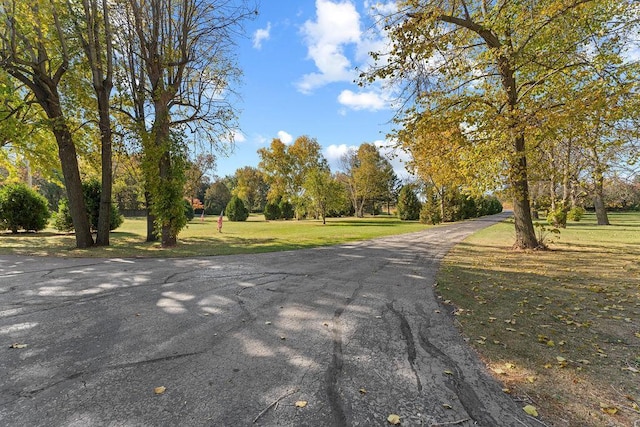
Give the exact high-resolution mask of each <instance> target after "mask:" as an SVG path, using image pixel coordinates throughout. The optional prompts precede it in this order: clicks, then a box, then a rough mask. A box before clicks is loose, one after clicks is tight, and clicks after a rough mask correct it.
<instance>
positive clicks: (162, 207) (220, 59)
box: [119, 0, 256, 246]
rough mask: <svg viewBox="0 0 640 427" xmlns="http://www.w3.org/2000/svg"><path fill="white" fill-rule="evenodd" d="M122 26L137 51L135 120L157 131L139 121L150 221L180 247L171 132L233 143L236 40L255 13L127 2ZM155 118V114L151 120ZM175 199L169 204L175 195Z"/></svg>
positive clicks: (161, 0) (194, 3)
mask: <svg viewBox="0 0 640 427" xmlns="http://www.w3.org/2000/svg"><path fill="white" fill-rule="evenodd" d="M125 4H126V7H125V9H124V10H123V12H122V19H121V20H120V21H119V24H120V25H123V26H126V27H128V28H126V29H125V30H124V31H123V33H127V34H131V35H133V36H134V39H135V41H134V42H133V46H134V47H135V49H137V51H134V52H132V53H130V54H129V55H124V56H123V58H124V59H125V60H126V61H127V62H126V63H127V65H129V66H130V67H131V69H130V70H129V72H128V73H123V76H124V77H125V78H127V79H130V80H131V81H129V87H130V88H131V91H132V93H135V94H136V95H135V96H136V97H137V99H138V102H137V103H136V104H135V105H134V106H133V109H134V114H132V116H133V117H135V118H136V119H137V120H140V118H141V117H145V116H147V115H149V116H150V117H151V123H152V124H151V126H150V128H147V126H146V119H145V121H138V122H137V124H138V131H139V132H141V134H142V137H141V138H140V140H141V141H142V145H143V151H144V153H145V156H146V157H147V159H148V160H149V161H148V162H146V164H147V165H148V168H147V169H146V171H147V172H146V175H147V178H148V179H149V180H150V181H153V182H154V184H153V185H149V188H148V191H149V195H150V202H151V212H152V214H153V216H152V218H153V219H155V221H156V223H157V224H156V225H157V226H158V228H159V229H160V230H161V238H162V245H163V246H173V245H175V244H176V241H177V235H178V233H179V231H180V229H181V227H182V226H181V225H180V224H183V223H184V222H183V221H182V219H181V218H180V210H179V209H174V208H173V207H175V206H178V205H179V204H180V203H181V200H180V199H181V198H182V196H181V194H179V193H178V192H177V191H176V190H175V188H173V187H174V186H176V185H179V183H178V182H177V181H176V179H175V177H176V175H175V174H176V173H177V174H178V175H179V174H180V171H178V169H177V163H176V160H178V163H179V159H177V158H175V157H172V153H174V154H175V153H177V152H179V151H180V148H179V147H175V146H173V145H172V144H173V143H174V142H175V138H172V137H171V136H172V128H176V129H181V130H182V131H184V130H185V129H186V130H188V131H190V132H194V133H198V134H199V135H200V136H202V139H203V140H207V141H210V142H211V143H212V144H213V145H216V144H218V143H219V142H220V140H227V141H232V140H233V135H234V131H235V128H236V124H235V109H234V106H233V104H232V103H231V101H230V94H231V93H232V87H231V84H232V83H233V81H234V80H235V79H236V78H237V77H238V76H239V74H240V70H239V69H238V68H237V66H236V65H235V63H234V61H233V50H232V48H233V41H234V36H235V35H236V33H237V32H239V31H240V30H241V24H242V22H243V21H244V20H245V19H247V18H250V17H251V16H254V15H255V14H256V9H255V7H251V6H250V5H249V3H248V2H247V1H244V0H240V1H238V2H229V1H227V0H210V1H201V0H183V1H180V2H175V1H171V0H127V1H126V2H125ZM146 110H148V111H149V114H147V113H146ZM169 195H172V196H171V197H173V199H171V200H170V199H169V198H170V196H169Z"/></svg>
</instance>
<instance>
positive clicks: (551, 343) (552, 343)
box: [547, 340, 556, 347]
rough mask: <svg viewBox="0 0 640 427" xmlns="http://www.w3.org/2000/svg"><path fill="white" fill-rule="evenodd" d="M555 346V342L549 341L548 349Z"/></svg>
mask: <svg viewBox="0 0 640 427" xmlns="http://www.w3.org/2000/svg"><path fill="white" fill-rule="evenodd" d="M555 345H556V343H554V342H553V340H549V341H547V346H548V347H554V346H555Z"/></svg>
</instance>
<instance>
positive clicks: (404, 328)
mask: <svg viewBox="0 0 640 427" xmlns="http://www.w3.org/2000/svg"><path fill="white" fill-rule="evenodd" d="M387 308H388V309H389V310H390V311H391V312H392V313H393V314H395V315H396V317H397V318H398V320H400V332H401V333H402V337H403V338H404V341H405V342H406V343H407V360H408V361H409V365H410V366H411V371H413V375H414V376H415V377H416V384H417V386H418V391H419V392H421V391H422V382H421V381H420V376H419V375H418V371H417V370H416V365H415V363H416V343H415V341H414V339H413V332H411V327H410V326H409V321H408V320H407V318H406V317H405V315H404V314H402V313H400V312H399V311H398V310H396V309H395V307H394V306H393V302H390V303H387Z"/></svg>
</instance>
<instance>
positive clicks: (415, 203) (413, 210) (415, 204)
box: [398, 185, 422, 221]
mask: <svg viewBox="0 0 640 427" xmlns="http://www.w3.org/2000/svg"><path fill="white" fill-rule="evenodd" d="M421 208H422V204H421V203H420V200H418V196H417V195H416V193H415V191H414V190H413V186H411V185H404V186H403V187H402V188H401V189H400V194H398V217H399V218H400V219H401V220H403V221H407V220H409V221H413V220H417V219H419V218H420V209H421Z"/></svg>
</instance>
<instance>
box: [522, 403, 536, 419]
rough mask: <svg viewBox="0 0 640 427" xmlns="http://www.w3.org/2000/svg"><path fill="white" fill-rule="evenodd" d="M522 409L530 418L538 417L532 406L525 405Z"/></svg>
mask: <svg viewBox="0 0 640 427" xmlns="http://www.w3.org/2000/svg"><path fill="white" fill-rule="evenodd" d="M522 409H523V410H524V412H526V413H527V414H529V415H531V416H532V417H537V416H538V410H537V409H536V407H535V406H533V405H527V406H525V407H524V408H522Z"/></svg>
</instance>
